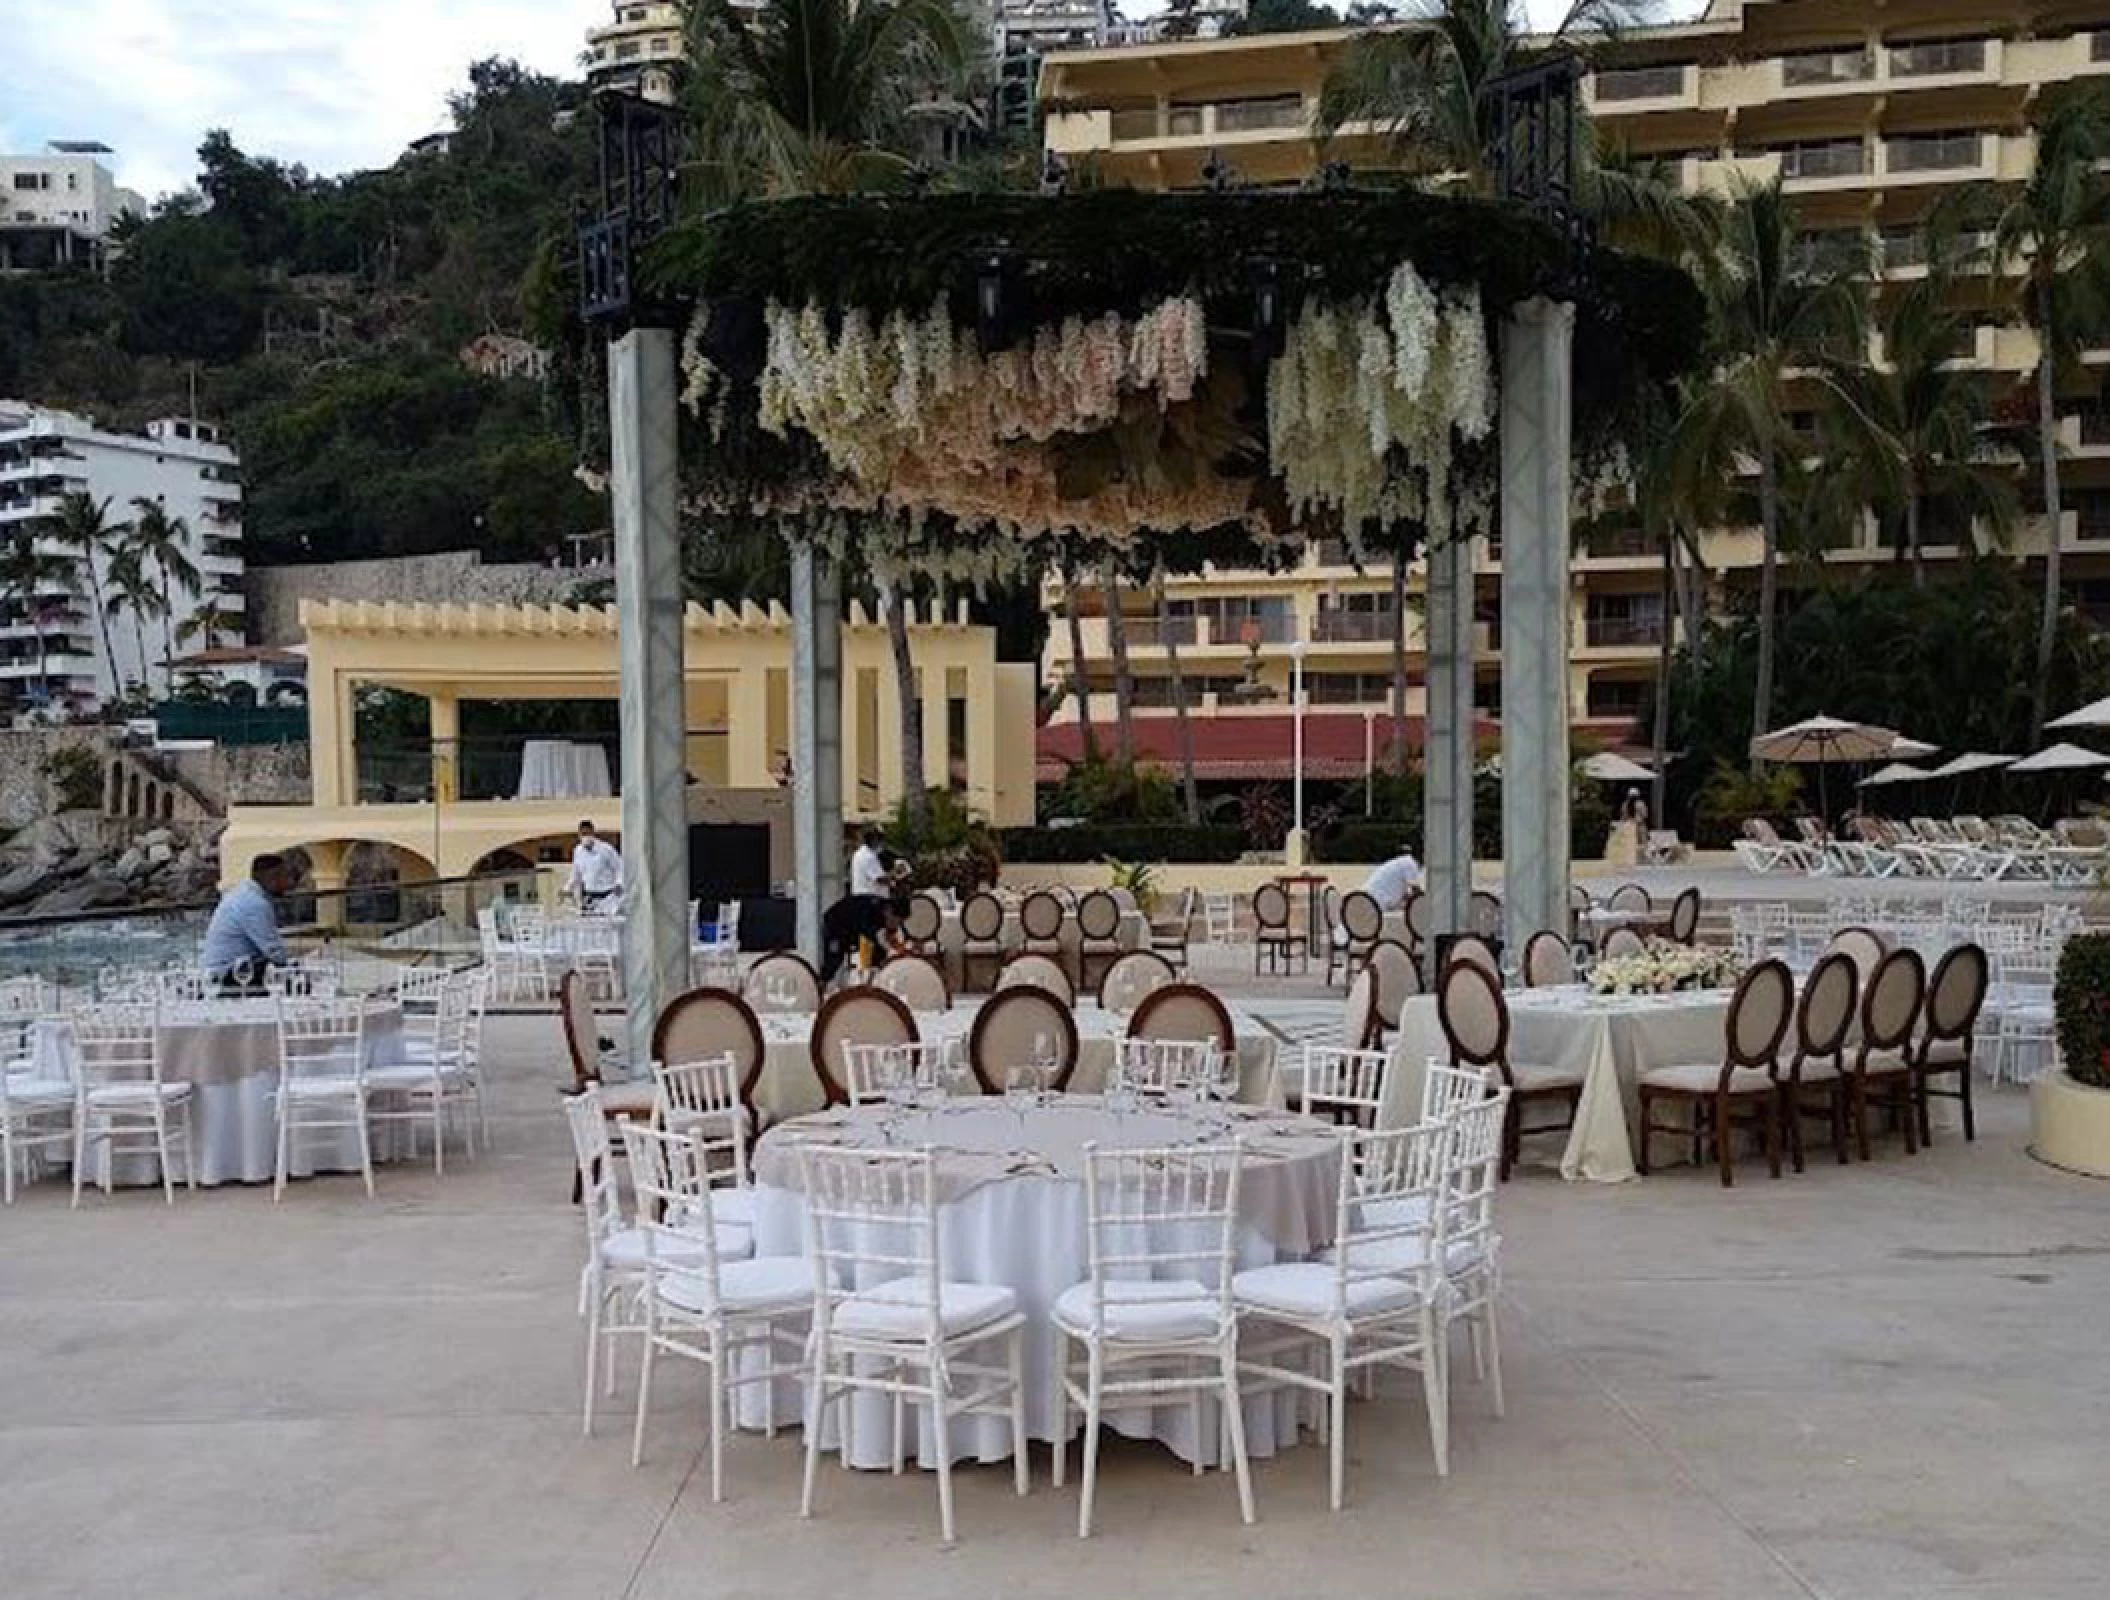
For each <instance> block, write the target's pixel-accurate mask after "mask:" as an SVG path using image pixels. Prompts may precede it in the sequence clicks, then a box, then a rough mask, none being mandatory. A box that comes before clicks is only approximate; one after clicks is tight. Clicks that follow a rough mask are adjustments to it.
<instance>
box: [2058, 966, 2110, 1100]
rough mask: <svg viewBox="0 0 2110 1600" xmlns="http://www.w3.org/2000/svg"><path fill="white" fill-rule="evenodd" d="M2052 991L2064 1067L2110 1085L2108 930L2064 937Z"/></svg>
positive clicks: (2077, 1075) (2097, 1084) (2082, 1079)
mask: <svg viewBox="0 0 2110 1600" xmlns="http://www.w3.org/2000/svg"><path fill="white" fill-rule="evenodd" d="M2052 996H2053V1003H2054V1006H2055V1009H2056V1011H2057V1013H2058V1025H2059V1054H2060V1055H2062V1056H2063V1057H2065V1060H2066V1070H2067V1071H2068V1072H2069V1073H2071V1074H2072V1075H2073V1077H2074V1078H2076V1079H2077V1080H2078V1081H2080V1082H2082V1083H2086V1084H2092V1085H2093V1086H2094V1087H2096V1088H2098V1089H2110V934H2102V933H2077V934H2075V935H2074V936H2073V937H2072V938H2071V939H2068V940H2067V941H2066V947H2065V948H2064V949H2063V950H2061V951H2060V952H2059V970H2058V975H2057V976H2056V978H2055V979H2054V980H2053V984H2052Z"/></svg>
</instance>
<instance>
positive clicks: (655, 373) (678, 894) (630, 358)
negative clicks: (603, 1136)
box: [608, 328, 690, 1072]
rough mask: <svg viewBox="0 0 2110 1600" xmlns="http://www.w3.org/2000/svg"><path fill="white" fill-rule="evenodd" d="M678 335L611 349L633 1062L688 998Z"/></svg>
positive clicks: (641, 338) (652, 335) (630, 336)
mask: <svg viewBox="0 0 2110 1600" xmlns="http://www.w3.org/2000/svg"><path fill="white" fill-rule="evenodd" d="M674 373H675V364H674V335H673V334H672V333H671V332H670V331H668V330H666V329H664V328H636V329H633V330H631V331H630V332H628V333H625V334H624V335H623V336H622V337H621V338H619V339H616V340H614V341H613V342H612V343H611V344H610V345H609V347H608V417H609V432H610V434H611V437H612V442H613V446H614V448H613V457H612V469H613V470H612V472H611V474H610V483H609V493H610V500H611V513H612V516H613V520H614V528H615V590H616V610H617V626H618V630H619V634H620V639H619V646H618V654H617V659H618V663H619V667H620V672H621V678H620V690H619V692H620V707H621V711H620V716H621V725H622V736H623V761H622V765H623V985H624V995H625V999H626V1002H627V1005H628V1008H629V1045H630V1061H631V1063H632V1065H633V1067H634V1068H635V1069H636V1070H638V1071H640V1072H642V1071H644V1070H645V1068H646V1066H647V1065H648V1064H649V1063H650V1061H651V1048H652V1025H653V1023H654V1021H655V1020H656V1019H657V1018H658V1016H659V1008H660V1007H661V1006H662V1005H663V1004H665V1003H666V1002H667V1001H668V1000H671V999H672V998H673V997H674V996H675V995H677V994H679V993H681V991H682V990H683V989H685V988H687V987H688V979H689V938H690V929H689V927H688V904H689V818H688V792H687V787H688V780H687V764H686V761H685V748H684V747H685V744H686V741H687V722H688V716H687V709H688V705H687V694H686V686H685V678H684V666H683V661H682V644H683V639H682V632H683V612H684V609H685V608H684V604H683V599H682V581H681V518H680V493H679V482H678V472H679V466H678V462H679V451H678V448H677V445H676V413H675V393H676V390H675V376H674Z"/></svg>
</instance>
